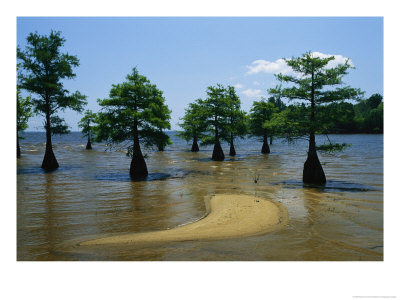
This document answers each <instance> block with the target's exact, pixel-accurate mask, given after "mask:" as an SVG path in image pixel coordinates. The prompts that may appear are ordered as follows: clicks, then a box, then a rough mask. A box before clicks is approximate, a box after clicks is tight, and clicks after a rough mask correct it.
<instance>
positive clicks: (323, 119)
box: [315, 102, 357, 134]
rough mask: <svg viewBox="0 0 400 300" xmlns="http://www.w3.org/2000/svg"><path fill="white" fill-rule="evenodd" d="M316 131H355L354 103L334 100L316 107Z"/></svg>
mask: <svg viewBox="0 0 400 300" xmlns="http://www.w3.org/2000/svg"><path fill="white" fill-rule="evenodd" d="M315 111H316V114H315V115H316V123H317V124H319V126H318V128H316V132H317V133H323V134H327V133H346V132H356V131H357V124H356V122H355V111H354V105H353V104H351V103H347V102H339V103H337V102H334V103H330V104H329V105H321V106H318V107H316V109H315Z"/></svg>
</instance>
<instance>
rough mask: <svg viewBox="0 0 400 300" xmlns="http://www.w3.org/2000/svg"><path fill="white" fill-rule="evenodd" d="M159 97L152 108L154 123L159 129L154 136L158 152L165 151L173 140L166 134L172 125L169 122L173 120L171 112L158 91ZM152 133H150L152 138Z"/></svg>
mask: <svg viewBox="0 0 400 300" xmlns="http://www.w3.org/2000/svg"><path fill="white" fill-rule="evenodd" d="M158 92H159V95H158V96H157V97H155V99H154V102H155V103H154V105H152V106H151V109H152V112H153V114H154V116H155V118H154V120H153V121H154V123H155V126H156V127H157V132H156V133H155V134H154V138H155V140H156V145H157V149H158V151H164V149H165V147H166V146H168V145H171V144H172V142H171V139H170V138H169V135H168V134H166V133H165V132H164V130H170V129H171V124H170V122H169V120H170V119H171V110H170V109H169V108H168V106H167V105H166V104H165V103H164V102H165V100H164V98H163V97H162V93H161V91H158ZM151 135H152V133H150V136H151Z"/></svg>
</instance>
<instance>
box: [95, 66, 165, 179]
mask: <svg viewBox="0 0 400 300" xmlns="http://www.w3.org/2000/svg"><path fill="white" fill-rule="evenodd" d="M98 103H99V105H100V106H101V108H102V109H101V111H100V112H99V113H98V118H97V123H98V125H97V126H96V140H98V141H102V140H104V141H106V142H107V144H108V145H109V146H110V147H111V148H112V147H114V146H121V144H122V146H123V147H126V148H127V150H128V155H129V156H131V157H132V162H131V168H130V175H131V177H132V178H134V179H137V178H143V177H146V176H147V174H148V171H147V165H146V163H145V161H144V157H143V154H142V151H141V148H140V143H142V144H143V145H144V146H146V147H151V146H159V144H160V142H161V143H164V144H165V143H166V142H167V139H166V138H165V136H163V135H164V134H165V133H163V132H160V130H162V129H166V128H170V126H171V125H170V123H169V117H170V111H169V109H168V107H167V106H166V104H165V99H164V97H163V95H162V92H161V91H160V90H159V89H158V88H157V87H156V85H154V84H151V83H150V81H149V80H148V79H147V78H146V77H145V76H143V75H140V74H139V72H138V70H137V69H136V68H133V70H132V72H131V73H130V74H128V75H127V76H126V81H125V82H123V83H120V84H113V85H112V88H111V90H110V93H109V98H106V99H99V100H98ZM168 140H169V139H168Z"/></svg>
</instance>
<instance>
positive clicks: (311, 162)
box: [303, 72, 326, 184]
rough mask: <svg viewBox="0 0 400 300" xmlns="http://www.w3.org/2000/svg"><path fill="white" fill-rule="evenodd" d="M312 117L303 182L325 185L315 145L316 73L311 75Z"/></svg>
mask: <svg viewBox="0 0 400 300" xmlns="http://www.w3.org/2000/svg"><path fill="white" fill-rule="evenodd" d="M311 79H312V80H311V115H310V123H311V129H310V141H309V146H308V155H307V160H306V162H305V163H304V168H303V182H304V183H312V184H325V183H326V177H325V173H324V170H323V169H322V166H321V163H320V162H319V159H318V155H317V147H316V145H315V123H314V122H315V116H314V114H315V100H314V72H312V74H311Z"/></svg>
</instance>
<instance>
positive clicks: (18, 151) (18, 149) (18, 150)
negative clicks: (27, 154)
mask: <svg viewBox="0 0 400 300" xmlns="http://www.w3.org/2000/svg"><path fill="white" fill-rule="evenodd" d="M19 157H21V148H20V147H19V137H18V131H17V158H19Z"/></svg>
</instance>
